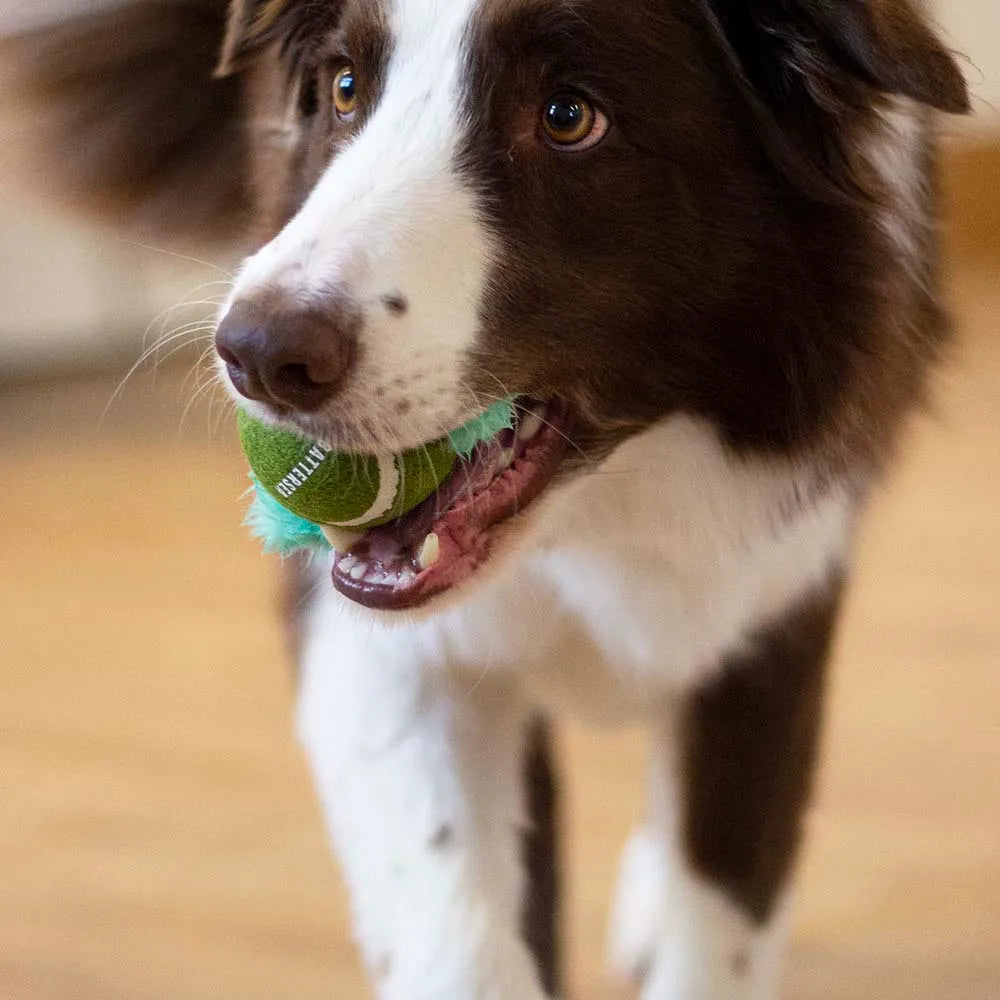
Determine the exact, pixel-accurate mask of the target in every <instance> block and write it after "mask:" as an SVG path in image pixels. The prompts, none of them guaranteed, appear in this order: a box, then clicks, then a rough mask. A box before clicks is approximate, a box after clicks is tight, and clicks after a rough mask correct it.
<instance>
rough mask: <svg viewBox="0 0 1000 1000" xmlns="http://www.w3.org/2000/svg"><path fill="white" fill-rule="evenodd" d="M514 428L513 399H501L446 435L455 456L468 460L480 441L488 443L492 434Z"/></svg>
mask: <svg viewBox="0 0 1000 1000" xmlns="http://www.w3.org/2000/svg"><path fill="white" fill-rule="evenodd" d="M513 426H514V399H513V397H511V398H509V399H501V400H500V401H499V402H497V403H494V404H493V405H492V406H491V407H490V408H489V409H488V410H487V411H486V412H485V413H480V414H479V416H478V417H475V418H474V419H472V420H470V421H469V422H468V423H467V424H465V426H464V427H459V429H458V430H457V431H452V432H451V433H450V434H449V435H448V440H449V441H451V446H452V448H454V449H455V454H456V455H458V456H459V457H461V458H464V459H468V458H469V457H470V456H471V455H472V452H473V450H474V449H475V447H476V445H477V444H479V442H480V441H488V440H489V439H490V438H491V437H493V435H494V434H499V433H500V431H503V430H507V429H508V428H509V427H513Z"/></svg>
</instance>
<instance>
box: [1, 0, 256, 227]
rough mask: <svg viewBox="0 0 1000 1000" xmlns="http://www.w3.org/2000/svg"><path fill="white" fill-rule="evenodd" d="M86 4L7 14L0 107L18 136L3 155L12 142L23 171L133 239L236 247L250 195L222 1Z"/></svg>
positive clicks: (238, 96)
mask: <svg viewBox="0 0 1000 1000" xmlns="http://www.w3.org/2000/svg"><path fill="white" fill-rule="evenodd" d="M80 6H81V7H84V8H85V10H84V11H83V12H82V13H75V14H71V15H60V16H58V17H57V18H56V19H55V20H53V21H50V22H49V23H44V24H41V25H39V24H34V25H32V26H27V27H25V26H23V25H22V26H20V27H18V28H14V27H11V26H10V25H9V23H8V24H6V25H5V24H4V23H2V22H0V109H2V111H3V114H4V117H5V118H8V119H9V118H11V117H14V118H16V124H15V125H14V126H13V129H12V131H13V132H14V134H15V135H16V138H17V141H16V143H15V142H13V141H8V142H7V143H5V146H6V147H7V148H6V149H5V150H4V151H3V152H4V154H5V157H10V150H11V147H14V146H16V147H18V148H17V160H19V161H25V162H27V165H28V168H29V169H28V170H26V171H25V170H23V169H21V170H18V171H17V172H18V173H22V174H27V175H28V179H29V181H34V182H36V183H40V184H41V186H43V187H44V189H45V193H46V194H48V195H54V196H55V197H57V198H60V199H62V200H63V201H68V202H70V203H71V204H72V205H73V206H74V207H78V208H81V209H83V210H85V211H87V212H89V213H91V214H97V215H99V216H101V217H102V218H103V219H104V220H105V221H108V222H110V223H111V224H113V225H114V226H115V227H116V228H118V229H121V230H123V231H126V232H128V233H129V234H132V235H135V236H136V237H137V238H142V239H151V240H156V241H160V242H162V241H164V240H166V241H168V242H170V241H182V242H184V241H190V240H192V239H198V240H199V241H205V240H211V241H213V242H217V243H220V244H229V243H232V242H235V240H236V239H237V238H238V231H239V229H240V228H241V221H242V217H243V216H244V215H245V214H246V211H247V191H248V184H247V156H246V148H245V147H246V143H245V138H244V132H243V126H242V121H241V113H242V109H241V94H240V86H239V83H238V81H235V80H214V79H213V78H212V72H213V69H214V67H215V64H216V61H217V59H218V53H219V49H220V47H221V45H222V41H223V37H224V35H225V30H226V11H227V6H228V5H227V3H226V0H138V2H137V0H130V2H126V3H124V4H118V5H113V6H110V7H108V6H106V5H105V6H99V7H96V8H95V7H94V6H93V5H90V4H81V5H80ZM8 128H10V126H9V125H8ZM5 131H7V129H5ZM21 166H23V163H18V162H15V164H14V165H13V168H14V169H15V170H16V169H17V168H18V167H21ZM7 167H8V168H10V167H11V165H10V164H7Z"/></svg>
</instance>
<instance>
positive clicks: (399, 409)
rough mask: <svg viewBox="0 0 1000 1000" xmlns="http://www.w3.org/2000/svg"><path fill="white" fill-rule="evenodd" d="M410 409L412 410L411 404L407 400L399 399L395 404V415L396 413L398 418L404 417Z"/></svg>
mask: <svg viewBox="0 0 1000 1000" xmlns="http://www.w3.org/2000/svg"><path fill="white" fill-rule="evenodd" d="M412 409H413V403H411V402H410V401H409V400H408V399H401V400H400V401H399V402H398V403H397V404H396V413H398V414H399V416H401V417H405V416H406V414H407V413H409V412H410V410H412Z"/></svg>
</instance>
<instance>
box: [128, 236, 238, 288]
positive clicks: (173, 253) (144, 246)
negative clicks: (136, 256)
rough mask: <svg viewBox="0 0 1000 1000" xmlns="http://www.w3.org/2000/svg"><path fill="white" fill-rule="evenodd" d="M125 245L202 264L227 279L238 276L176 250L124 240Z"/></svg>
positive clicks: (210, 262)
mask: <svg viewBox="0 0 1000 1000" xmlns="http://www.w3.org/2000/svg"><path fill="white" fill-rule="evenodd" d="M122 242H123V243H127V244H128V245H129V246H133V247H138V248H139V249H140V250H149V251H150V252H151V253H160V254H163V255H164V256H166V257H176V258H177V259H178V260H186V261H189V262H190V263H192V264H201V266H202V267H210V268H212V269H213V270H215V271H218V272H219V273H220V274H224V275H225V276H226V277H227V278H229V279H231V280H233V281H235V280H236V275H235V274H233V272H232V271H229V270H227V269H226V268H224V267H222V266H221V265H219V264H214V263H212V261H210V260H202V259H201V258H200V257H192V256H191V255H190V254H186V253H178V252H177V251H176V250H167V249H166V248H165V247H154V246H151V245H150V244H148V243H139V242H137V241H136V240H129V239H125V238H124V237H123V238H122Z"/></svg>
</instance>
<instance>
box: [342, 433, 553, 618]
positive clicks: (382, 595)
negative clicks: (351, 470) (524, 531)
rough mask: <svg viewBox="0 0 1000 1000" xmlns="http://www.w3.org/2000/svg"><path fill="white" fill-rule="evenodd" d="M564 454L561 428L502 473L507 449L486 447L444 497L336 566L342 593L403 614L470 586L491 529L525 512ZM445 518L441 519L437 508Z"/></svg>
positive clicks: (368, 538) (377, 534)
mask: <svg viewBox="0 0 1000 1000" xmlns="http://www.w3.org/2000/svg"><path fill="white" fill-rule="evenodd" d="M565 450H566V437H565V434H564V432H563V431H562V429H561V427H559V426H556V425H555V424H554V423H553V425H552V426H549V427H546V428H545V429H544V430H543V431H542V432H541V433H539V434H538V436H537V437H536V438H534V439H533V440H532V441H530V442H528V443H525V444H523V450H521V449H520V448H519V449H518V451H519V454H518V457H517V458H516V460H515V461H514V462H513V464H512V465H510V466H509V467H508V468H506V469H504V471H502V472H500V474H499V475H494V471H495V468H496V464H495V463H496V462H497V460H498V459H499V460H500V461H501V463H502V460H503V455H504V449H503V448H501V447H493V448H490V449H485V450H484V451H483V452H482V453H481V454H480V455H478V456H477V459H476V461H475V462H474V463H473V464H472V465H470V466H467V467H465V468H463V469H462V470H460V471H459V472H457V473H456V474H455V475H453V477H452V480H450V481H449V483H448V484H446V486H445V487H442V492H441V494H440V495H439V496H438V497H437V498H436V500H432V501H431V502H428V503H426V504H423V505H421V507H420V508H418V509H417V510H416V511H414V512H412V514H410V515H407V516H406V517H405V518H403V519H401V520H400V521H399V522H397V523H395V524H391V525H385V526H384V527H380V528H373V529H372V530H371V531H369V532H368V533H367V534H366V535H365V537H364V538H363V539H362V540H361V541H360V542H358V544H357V545H355V546H353V547H352V548H351V549H350V551H349V552H348V553H346V554H345V555H338V556H337V557H336V559H335V562H334V568H333V583H334V586H335V587H336V589H337V590H338V591H340V593H342V594H343V595H344V596H345V597H349V598H350V599H351V600H353V601H356V602H357V603H359V604H362V605H364V606H365V607H369V608H377V609H383V610H405V609H407V608H415V607H418V606H419V605H421V604H424V603H426V602H427V601H428V600H430V599H431V598H432V597H434V596H436V595H437V594H440V593H443V592H444V591H447V590H450V589H452V588H453V587H456V586H458V585H459V584H461V583H463V582H464V581H465V580H467V579H468V578H469V577H470V576H471V575H472V574H473V573H474V572H475V571H476V569H477V568H478V567H479V566H480V565H481V564H482V563H484V562H485V561H486V560H487V559H488V558H489V555H490V548H491V545H492V541H493V537H492V536H493V532H491V531H490V529H491V528H492V527H493V526H494V525H496V524H498V523H499V522H501V521H504V520H506V519H507V518H510V517H512V516H513V515H515V514H517V513H518V512H519V511H521V510H523V509H524V508H525V507H527V506H528V505H529V504H530V503H531V502H532V501H533V500H534V499H535V498H536V497H537V496H538V494H539V493H541V491H542V490H543V489H544V488H545V486H546V485H547V484H548V483H549V481H550V480H551V479H552V476H553V475H554V474H555V471H556V469H557V468H558V466H559V463H560V461H561V460H562V457H563V455H564V453H565ZM442 509H443V510H444V513H440V511H441V510H442Z"/></svg>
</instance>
